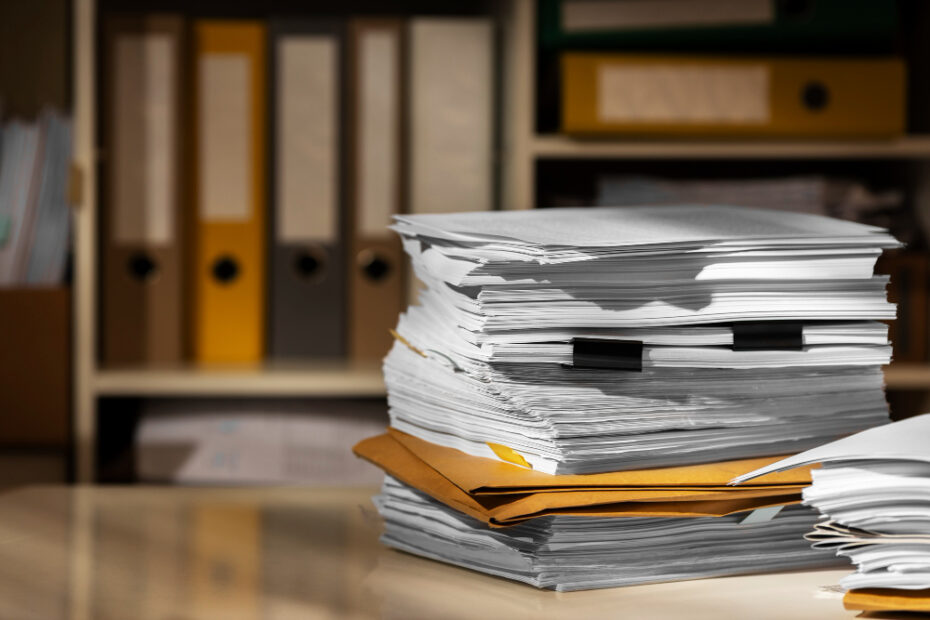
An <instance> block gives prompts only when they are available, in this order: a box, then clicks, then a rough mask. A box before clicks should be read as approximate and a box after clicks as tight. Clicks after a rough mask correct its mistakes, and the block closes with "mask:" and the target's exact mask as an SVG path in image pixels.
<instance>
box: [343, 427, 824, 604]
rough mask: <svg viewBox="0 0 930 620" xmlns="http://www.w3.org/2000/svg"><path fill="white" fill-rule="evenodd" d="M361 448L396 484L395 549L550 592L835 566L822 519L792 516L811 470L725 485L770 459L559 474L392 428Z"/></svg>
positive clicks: (389, 526) (384, 502)
mask: <svg viewBox="0 0 930 620" xmlns="http://www.w3.org/2000/svg"><path fill="white" fill-rule="evenodd" d="M355 452H356V454H358V455H359V456H362V457H364V458H366V459H368V460H369V461H371V462H372V463H374V464H376V465H378V466H379V467H381V468H382V469H384V470H385V471H386V472H387V474H388V476H387V477H386V480H385V483H384V485H383V487H382V492H381V494H380V495H379V496H378V497H376V498H375V503H376V505H377V507H378V510H379V512H380V513H381V515H382V517H383V518H384V522H385V533H384V536H383V538H382V540H383V541H384V542H385V543H386V544H388V545H390V546H392V547H395V548H397V549H401V550H403V551H407V552H410V553H414V554H417V555H421V556H424V557H427V558H432V559H435V560H440V561H444V562H448V563H450V564H456V565H459V566H463V567H466V568H471V569H473V570H478V571H481V572H485V573H490V574H492V575H497V576H501V577H506V578H509V579H514V580H516V581H522V582H525V583H528V584H531V585H534V586H537V587H541V588H551V589H556V590H579V589H590V588H604V587H612V586H621V585H632V584H637V583H649V582H657V581H672V580H680V579H694V578H700V577H713V576H723V575H732V574H738V573H746V572H760V571H771V570H779V569H787V568H799V567H810V566H822V565H825V564H829V563H830V562H831V560H832V559H833V558H832V556H831V554H830V553H829V552H823V551H815V550H812V549H810V547H809V545H808V544H807V543H806V542H805V541H804V539H803V535H804V532H806V531H808V530H809V529H810V528H811V527H812V525H813V523H814V521H815V516H814V513H813V512H812V511H810V510H809V509H806V508H804V507H802V506H785V505H786V504H792V503H797V502H798V501H799V500H800V491H801V489H802V488H803V487H804V485H806V484H808V482H809V480H810V477H809V473H808V472H807V471H805V470H797V471H793V472H790V473H788V474H775V475H772V476H767V477H765V478H762V479H760V480H757V481H754V482H753V483H752V484H751V485H748V486H746V487H733V486H727V484H726V482H727V481H728V480H729V479H730V478H731V477H732V476H733V475H734V474H735V473H737V472H745V471H749V470H751V469H752V468H753V467H756V466H758V465H760V464H762V463H770V462H772V461H773V460H775V459H773V458H767V459H749V460H745V461H729V462H724V463H711V464H704V465H692V466H684V467H674V468H660V469H652V470H636V471H624V472H611V473H604V474H589V475H575V476H571V475H565V476H553V475H550V474H544V473H540V472H535V471H533V470H530V469H527V468H522V467H518V466H516V465H511V464H509V463H503V462H499V461H493V460H491V459H485V458H481V457H473V456H469V455H467V454H464V453H462V452H460V451H458V450H454V449H451V448H443V447H441V446H437V445H435V444H430V443H429V442H425V441H422V440H420V439H417V438H415V437H412V436H410V435H407V434H405V433H401V432H399V431H397V430H395V429H391V430H390V431H389V433H387V434H384V435H381V436H378V437H373V438H371V439H367V440H365V441H363V442H361V443H359V444H358V445H357V446H356V447H355ZM783 507H784V509H783V510H782V508H783ZM773 517H774V518H773Z"/></svg>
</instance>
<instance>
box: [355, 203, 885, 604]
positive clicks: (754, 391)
mask: <svg viewBox="0 0 930 620" xmlns="http://www.w3.org/2000/svg"><path fill="white" fill-rule="evenodd" d="M394 229H395V230H396V231H397V232H399V233H400V234H401V236H402V239H403V242H404V246H405V248H406V251H407V252H408V253H409V254H410V256H411V257H412V259H413V266H414V269H415V271H416V274H417V275H418V277H419V278H420V279H421V280H422V281H423V282H424V283H425V284H426V289H425V290H423V291H422V292H421V294H420V304H421V305H419V306H414V307H411V308H410V309H409V310H408V311H407V313H406V314H404V315H402V316H401V319H400V322H399V324H398V327H397V330H396V332H397V333H396V336H397V343H395V345H394V347H393V349H392V350H391V352H390V353H389V355H388V357H387V358H386V360H385V364H384V373H385V382H386V385H387V389H388V403H389V414H390V418H391V426H392V427H393V428H392V429H391V430H390V431H389V433H388V434H385V435H382V436H379V437H375V438H372V439H369V440H366V441H364V442H362V443H360V444H359V445H358V446H356V453H357V454H359V455H360V456H362V457H364V458H366V459H368V460H369V461H371V462H373V463H375V464H376V465H378V466H379V467H380V468H382V469H383V470H384V471H385V472H386V473H387V474H388V477H387V479H386V481H385V483H384V486H383V488H382V493H381V495H379V496H378V498H377V499H376V504H377V506H378V508H379V511H380V512H381V514H382V515H383V517H384V520H385V527H386V530H385V535H384V538H383V540H384V541H385V542H386V543H387V544H388V545H390V546H392V547H395V548H398V549H402V550H405V551H409V552H412V553H415V554H418V555H422V556H425V557H429V558H434V559H438V560H442V561H445V562H449V563H452V564H457V565H460V566H465V567H468V568H472V569H475V570H479V571H483V572H487V573H491V574H494V575H499V576H504V577H508V578H511V579H515V580H518V581H523V582H526V583H530V584H533V585H536V586H538V587H545V588H554V589H558V590H575V589H583V588H596V587H607V586H614V585H626V584H632V583H645V582H652V581H666V580H676V579H687V578H697V577H707V576H712V575H730V574H737V573H746V572H758V571H766V570H775V569H782V568H789V567H801V566H812V565H819V564H823V563H825V562H828V561H829V560H830V559H831V557H830V554H829V552H824V551H818V550H812V549H809V548H808V547H807V545H806V543H804V541H803V533H804V532H805V531H807V530H809V529H810V528H811V527H813V524H814V522H815V513H814V511H812V510H810V509H806V508H805V507H802V506H791V504H796V503H797V502H798V501H799V500H800V491H801V488H802V487H803V486H804V485H805V484H807V482H808V478H807V473H806V472H803V474H802V475H799V476H795V477H789V478H782V479H771V478H768V479H764V480H762V481H759V482H758V483H755V484H754V485H752V486H750V487H739V488H734V487H728V486H727V485H726V484H724V481H725V480H729V478H730V477H732V476H733V475H736V474H737V473H738V472H747V471H751V470H752V469H754V468H756V467H758V466H760V461H767V462H772V461H775V460H777V457H773V455H777V454H785V453H791V452H796V451H798V450H801V449H805V448H808V447H811V446H813V445H817V444H820V443H823V442H824V441H827V440H830V439H833V438H836V437H838V436H840V435H843V434H849V433H851V432H854V431H858V430H861V429H864V428H868V427H870V426H875V425H876V424H881V423H883V422H884V421H886V420H887V406H886V404H885V399H884V394H883V390H882V374H881V369H880V366H881V365H882V364H885V363H887V362H888V361H889V357H890V348H889V346H888V341H887V332H886V328H885V326H884V325H882V324H881V323H878V322H876V321H877V320H880V319H888V318H892V317H893V316H894V306H893V305H891V304H889V303H888V302H887V301H886V299H885V292H884V289H885V283H886V282H885V278H882V277H876V276H873V267H874V264H875V260H876V259H877V257H878V256H879V255H880V254H881V252H882V249H883V248H889V247H895V246H896V245H897V242H896V241H895V240H894V239H893V238H892V237H890V236H889V235H888V234H887V233H886V232H885V231H883V230H881V229H878V228H874V227H870V226H863V225H859V224H854V223H850V222H842V221H837V220H830V219H827V218H823V217H818V216H811V215H804V214H791V213H779V212H773V211H751V210H744V209H739V208H733V207H661V208H655V207H653V208H623V209H617V208H605V209H553V210H539V211H529V212H505V213H500V212H498V213H462V214H451V215H448V214H445V215H419V216H399V217H398V218H397V221H396V224H395V226H394ZM760 457H767V458H760ZM737 459H742V460H737ZM647 468H648V469H647Z"/></svg>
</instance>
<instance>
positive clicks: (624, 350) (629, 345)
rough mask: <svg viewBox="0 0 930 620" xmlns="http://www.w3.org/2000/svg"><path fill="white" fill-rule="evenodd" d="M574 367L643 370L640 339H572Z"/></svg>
mask: <svg viewBox="0 0 930 620" xmlns="http://www.w3.org/2000/svg"><path fill="white" fill-rule="evenodd" d="M572 367H573V368H586V369H596V370H632V371H636V372H642V370H643V343H642V341H640V340H596V339H594V338H573V339H572Z"/></svg>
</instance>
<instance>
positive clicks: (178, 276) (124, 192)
mask: <svg viewBox="0 0 930 620" xmlns="http://www.w3.org/2000/svg"><path fill="white" fill-rule="evenodd" d="M185 38H186V37H185V25H184V22H183V20H182V18H181V17H178V16H146V17H138V18H129V17H125V18H111V19H109V20H107V22H106V25H105V56H104V58H105V60H104V62H105V64H106V67H107V70H106V72H105V74H104V75H105V76H106V81H105V87H104V114H103V119H104V132H103V133H104V145H105V146H104V149H105V153H106V157H105V167H104V179H105V180H104V184H103V218H102V232H103V240H104V241H103V257H102V258H103V287H102V288H103V291H102V292H103V296H102V297H103V298H102V305H103V308H102V314H103V316H102V319H103V320H102V326H103V362H104V363H105V364H108V365H118V364H133V363H143V362H177V361H179V360H180V359H181V358H182V356H183V347H184V342H183V337H184V333H183V325H184V309H183V307H182V299H183V255H182V252H183V248H184V242H183V224H184V221H183V220H184V207H185V204H186V199H187V195H186V192H185V190H186V188H185V173H186V170H187V166H186V165H185V159H184V149H183V141H184V136H185V135H186V128H185V123H184V120H185V111H184V109H183V107H182V104H181V101H182V97H183V96H184V95H185V92H186V88H185V86H184V85H185V84H186V78H185V75H184V67H185V64H186V58H185Z"/></svg>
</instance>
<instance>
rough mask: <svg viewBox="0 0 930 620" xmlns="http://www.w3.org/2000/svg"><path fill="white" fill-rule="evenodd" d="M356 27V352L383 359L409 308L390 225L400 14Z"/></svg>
mask: <svg viewBox="0 0 930 620" xmlns="http://www.w3.org/2000/svg"><path fill="white" fill-rule="evenodd" d="M349 27H350V32H349V62H350V67H349V71H348V74H349V80H350V82H349V93H350V103H349V106H348V109H349V110H350V114H351V115H352V119H351V122H350V123H349V142H348V145H349V154H350V164H349V169H348V171H349V175H350V183H349V202H350V208H349V224H350V231H351V232H350V239H349V259H348V270H349V278H348V286H349V355H350V357H351V358H353V359H356V360H377V359H381V358H382V357H384V356H385V355H386V354H387V352H388V350H389V349H390V347H391V335H390V329H391V328H392V327H393V326H394V324H395V323H396V321H397V315H399V314H400V312H401V310H403V308H404V294H405V293H404V279H405V278H404V274H405V270H404V269H403V265H404V253H403V248H402V247H401V244H400V240H399V239H398V238H397V236H396V235H395V234H393V233H392V232H391V231H390V230H388V226H389V225H390V224H391V216H392V215H394V214H395V213H400V212H401V210H402V205H403V204H404V194H405V192H404V174H403V169H404V165H403V157H404V148H403V144H402V141H403V126H404V125H403V116H404V114H403V98H402V89H403V83H404V81H403V76H402V74H403V60H404V49H403V48H404V27H403V22H402V21H400V20H391V19H381V20H371V19H359V20H355V21H352V22H351V23H350V26H349Z"/></svg>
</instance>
